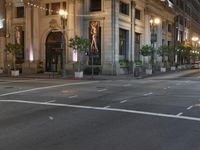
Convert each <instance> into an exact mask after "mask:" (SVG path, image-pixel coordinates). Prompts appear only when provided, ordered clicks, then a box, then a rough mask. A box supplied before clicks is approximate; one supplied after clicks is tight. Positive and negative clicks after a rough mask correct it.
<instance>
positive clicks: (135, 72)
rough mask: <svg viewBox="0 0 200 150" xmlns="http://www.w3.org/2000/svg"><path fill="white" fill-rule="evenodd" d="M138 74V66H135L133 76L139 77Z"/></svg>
mask: <svg viewBox="0 0 200 150" xmlns="http://www.w3.org/2000/svg"><path fill="white" fill-rule="evenodd" d="M139 76H140V66H136V67H135V68H134V77H139Z"/></svg>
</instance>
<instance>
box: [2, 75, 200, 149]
mask: <svg viewBox="0 0 200 150" xmlns="http://www.w3.org/2000/svg"><path fill="white" fill-rule="evenodd" d="M199 140H200V73H199V72H195V73H191V74H189V75H182V76H176V75H174V74H173V75H171V74H168V75H166V76H161V77H160V76H156V77H152V78H146V79H140V80H134V79H133V80H130V79H129V80H126V79H125V80H123V79H121V80H100V81H98V80H95V81H91V80H90V81H86V80H83V81H78V80H77V81H72V80H69V81H67V80H47V79H17V80H14V79H8V78H0V150H200V142H199Z"/></svg>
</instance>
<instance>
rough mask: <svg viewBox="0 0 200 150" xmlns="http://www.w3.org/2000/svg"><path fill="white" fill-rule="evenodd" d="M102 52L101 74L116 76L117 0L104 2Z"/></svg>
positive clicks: (117, 52) (117, 42)
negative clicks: (104, 16) (104, 15)
mask: <svg viewBox="0 0 200 150" xmlns="http://www.w3.org/2000/svg"><path fill="white" fill-rule="evenodd" d="M104 8H105V12H107V15H106V18H105V21H104V33H105V34H104V37H103V41H102V42H104V50H103V55H102V57H103V60H104V61H103V64H102V65H103V68H102V69H103V70H102V72H103V74H117V65H118V64H117V63H118V59H119V58H118V56H119V55H118V54H119V23H118V22H119V20H118V16H119V15H118V14H119V2H118V0H109V1H108V0H107V1H104Z"/></svg>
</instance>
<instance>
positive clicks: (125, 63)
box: [119, 59, 129, 67]
mask: <svg viewBox="0 0 200 150" xmlns="http://www.w3.org/2000/svg"><path fill="white" fill-rule="evenodd" d="M119 64H120V67H128V64H129V61H128V60H127V59H121V60H119Z"/></svg>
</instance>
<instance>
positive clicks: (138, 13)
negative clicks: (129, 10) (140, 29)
mask: <svg viewBox="0 0 200 150" xmlns="http://www.w3.org/2000/svg"><path fill="white" fill-rule="evenodd" d="M135 18H136V19H138V20H140V19H141V12H140V10H139V9H135Z"/></svg>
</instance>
